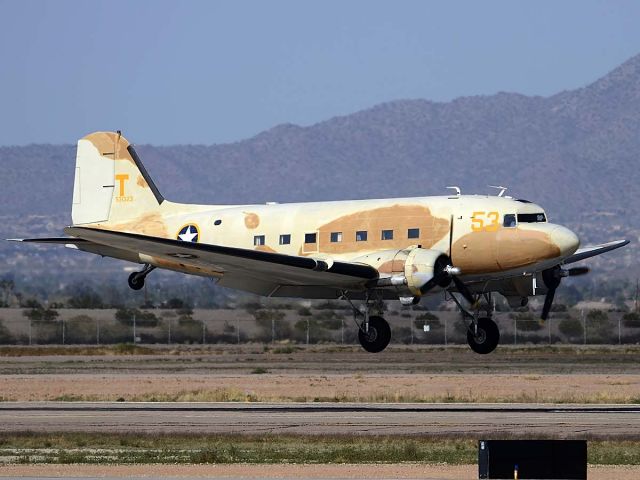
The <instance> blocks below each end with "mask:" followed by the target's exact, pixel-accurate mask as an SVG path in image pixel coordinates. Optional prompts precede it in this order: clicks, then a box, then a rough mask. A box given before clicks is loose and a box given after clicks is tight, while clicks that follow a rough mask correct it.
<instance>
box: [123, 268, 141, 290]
mask: <svg viewBox="0 0 640 480" xmlns="http://www.w3.org/2000/svg"><path fill="white" fill-rule="evenodd" d="M127 282H128V283H129V287H130V288H131V289H133V290H141V289H142V288H143V287H144V277H140V276H139V273H138V272H133V273H132V274H131V275H129V279H128V280H127Z"/></svg>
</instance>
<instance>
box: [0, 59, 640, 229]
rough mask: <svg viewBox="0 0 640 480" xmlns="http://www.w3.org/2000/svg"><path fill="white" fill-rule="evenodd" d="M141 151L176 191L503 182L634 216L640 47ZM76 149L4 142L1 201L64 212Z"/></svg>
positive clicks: (393, 188)
mask: <svg viewBox="0 0 640 480" xmlns="http://www.w3.org/2000/svg"><path fill="white" fill-rule="evenodd" d="M550 74H553V72H550ZM86 133H88V132H78V136H79V137H81V136H83V135H84V134H86ZM124 134H125V136H126V135H127V132H124ZM129 140H130V141H132V142H134V143H135V140H136V139H135V138H129ZM138 150H139V153H140V156H141V157H142V159H143V160H144V162H145V164H146V166H147V168H148V170H149V171H150V173H151V174H152V176H153V177H154V179H155V180H156V183H157V184H158V186H159V188H160V190H161V191H162V193H163V194H164V195H165V197H167V198H169V199H171V200H174V201H183V202H197V203H250V202H265V201H282V202H285V201H305V200H324V199H346V198H365V197H391V196H413V195H431V194H443V193H445V190H444V187H445V186H446V185H460V186H461V187H462V189H463V192H464V193H486V192H488V191H489V190H488V189H487V185H488V184H502V185H506V186H509V187H510V190H509V193H512V194H513V195H515V196H518V197H524V198H529V199H532V200H535V201H537V202H539V203H542V204H543V205H545V206H546V207H547V209H548V211H549V213H550V216H551V217H552V218H556V219H560V220H567V219H573V220H575V218H576V215H578V214H583V213H584V214H589V213H590V212H593V211H598V210H607V211H611V212H614V213H616V214H619V215H622V213H623V212H625V215H626V216H627V218H626V220H628V221H629V222H631V223H633V224H634V225H635V228H637V227H638V223H640V215H639V214H638V213H636V212H635V211H633V210H630V209H629V205H632V204H633V203H634V202H635V201H636V199H637V198H638V194H639V193H640V188H639V187H638V183H639V181H640V174H639V173H638V152H639V151H640V56H636V57H634V58H632V59H630V60H629V61H627V62H626V63H624V64H623V65H621V66H620V67H618V68H617V69H615V70H614V71H612V72H611V73H609V74H608V75H606V76H605V77H603V78H601V79H599V80H597V81H596V82H594V83H592V84H591V85H588V86H587V87H585V88H580V89H576V90H572V91H565V92H562V93H559V94H557V95H554V96H552V97H547V98H543V97H527V96H523V95H519V94H515V93H498V94H496V95H491V96H476V97H464V98H459V99H456V100H453V101H451V102H448V103H434V102H430V101H427V100H398V101H394V102H389V103H385V104H381V105H377V106H375V107H373V108H371V109H368V110H364V111H360V112H357V113H354V114H351V115H347V116H343V117H336V118H332V119H330V120H327V121H325V122H321V123H318V124H316V125H313V126H310V127H304V128H303V127H298V126H295V125H279V126H277V127H275V128H273V129H271V130H268V131H265V132H263V133H261V134H259V135H257V136H255V137H253V138H251V139H248V140H245V141H241V142H237V143H233V144H225V145H212V146H198V145H180V146H169V147H153V146H149V145H142V146H139V147H138ZM74 156H75V148H74V146H70V145H29V146H24V147H0V162H2V166H3V178H4V179H5V181H4V182H3V188H2V189H0V201H1V202H2V205H3V210H2V213H3V214H4V215H11V214H19V215H22V214H30V213H38V214H49V213H54V212H58V213H59V212H60V211H62V212H69V211H70V204H71V190H72V184H73V171H74V168H73V165H74Z"/></svg>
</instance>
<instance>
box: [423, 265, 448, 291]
mask: <svg viewBox="0 0 640 480" xmlns="http://www.w3.org/2000/svg"><path fill="white" fill-rule="evenodd" d="M448 278H449V272H447V271H446V270H442V271H440V272H439V273H436V274H435V275H434V276H433V278H432V279H431V280H429V281H428V282H427V283H425V284H424V285H423V286H422V287H420V293H421V294H422V295H424V294H425V293H427V292H428V291H429V290H431V289H432V288H435V287H437V286H438V285H439V284H440V283H441V282H443V281H445V280H447V279H448Z"/></svg>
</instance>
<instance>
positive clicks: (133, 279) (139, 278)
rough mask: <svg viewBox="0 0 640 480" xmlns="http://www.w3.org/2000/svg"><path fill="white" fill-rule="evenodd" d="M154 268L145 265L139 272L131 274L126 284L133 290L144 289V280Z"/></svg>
mask: <svg viewBox="0 0 640 480" xmlns="http://www.w3.org/2000/svg"><path fill="white" fill-rule="evenodd" d="M155 268H156V267H154V266H153V265H149V264H148V263H145V265H144V268H143V269H142V270H141V271H139V272H133V273H132V274H131V275H129V279H128V280H127V282H128V283H129V287H130V288H132V289H133V290H140V289H142V287H144V279H145V278H146V277H147V275H149V274H150V273H151V272H152V271H153V270H155Z"/></svg>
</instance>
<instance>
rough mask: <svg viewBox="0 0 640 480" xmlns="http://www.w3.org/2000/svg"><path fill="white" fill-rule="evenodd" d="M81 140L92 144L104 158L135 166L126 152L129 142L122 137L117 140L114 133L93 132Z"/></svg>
mask: <svg viewBox="0 0 640 480" xmlns="http://www.w3.org/2000/svg"><path fill="white" fill-rule="evenodd" d="M83 140H89V141H90V142H91V143H93V145H94V146H95V147H96V148H97V149H98V152H100V155H102V156H103V157H104V158H109V159H111V160H126V161H129V162H131V163H133V164H135V162H134V161H133V158H131V155H129V151H128V150H127V147H128V146H129V142H128V141H127V139H126V138H124V137H122V136H120V138H119V139H118V134H117V133H115V132H95V133H91V134H89V135H87V136H86V137H84V138H83ZM108 154H109V155H108ZM105 155H106V156H105Z"/></svg>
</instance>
